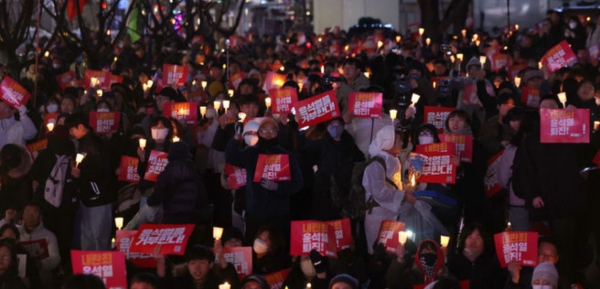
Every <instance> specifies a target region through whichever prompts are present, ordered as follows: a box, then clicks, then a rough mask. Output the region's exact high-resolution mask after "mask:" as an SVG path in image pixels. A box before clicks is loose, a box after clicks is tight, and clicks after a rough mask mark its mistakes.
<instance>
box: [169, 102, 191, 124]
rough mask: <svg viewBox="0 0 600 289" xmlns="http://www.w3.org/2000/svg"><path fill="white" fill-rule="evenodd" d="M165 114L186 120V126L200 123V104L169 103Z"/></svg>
mask: <svg viewBox="0 0 600 289" xmlns="http://www.w3.org/2000/svg"><path fill="white" fill-rule="evenodd" d="M163 114H164V115H166V116H167V117H169V116H170V117H172V118H175V119H185V123H186V124H195V123H196V121H198V103H196V102H167V103H165V106H164V112H163Z"/></svg>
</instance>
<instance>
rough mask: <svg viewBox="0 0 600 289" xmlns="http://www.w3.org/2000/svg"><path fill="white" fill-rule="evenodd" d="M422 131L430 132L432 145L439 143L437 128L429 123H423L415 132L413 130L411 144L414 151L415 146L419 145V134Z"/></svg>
mask: <svg viewBox="0 0 600 289" xmlns="http://www.w3.org/2000/svg"><path fill="white" fill-rule="evenodd" d="M424 130H428V131H430V132H431V134H432V135H433V142H434V143H439V142H440V137H439V135H438V130H437V128H436V127H435V126H434V125H433V124H430V123H424V124H422V125H420V126H419V127H418V128H417V129H416V130H415V135H414V137H413V144H414V145H415V149H416V145H418V144H419V134H420V133H421V132H422V131H424Z"/></svg>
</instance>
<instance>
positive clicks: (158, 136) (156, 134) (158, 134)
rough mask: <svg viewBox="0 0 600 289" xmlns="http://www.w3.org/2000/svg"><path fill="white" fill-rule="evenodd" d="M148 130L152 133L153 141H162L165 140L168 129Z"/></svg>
mask: <svg viewBox="0 0 600 289" xmlns="http://www.w3.org/2000/svg"><path fill="white" fill-rule="evenodd" d="M150 130H151V132H152V139H154V140H163V139H165V138H167V134H169V129H168V128H152V129H150Z"/></svg>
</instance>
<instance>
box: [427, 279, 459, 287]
mask: <svg viewBox="0 0 600 289" xmlns="http://www.w3.org/2000/svg"><path fill="white" fill-rule="evenodd" d="M433 289H462V287H461V286H460V282H459V281H458V280H456V279H454V278H451V277H440V278H438V279H437V282H436V283H435V285H433Z"/></svg>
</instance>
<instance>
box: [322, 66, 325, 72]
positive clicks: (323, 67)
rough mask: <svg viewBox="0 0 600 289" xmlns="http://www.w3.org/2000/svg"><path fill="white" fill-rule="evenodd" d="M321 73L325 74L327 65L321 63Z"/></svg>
mask: <svg viewBox="0 0 600 289" xmlns="http://www.w3.org/2000/svg"><path fill="white" fill-rule="evenodd" d="M321 73H323V74H325V65H321Z"/></svg>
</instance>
